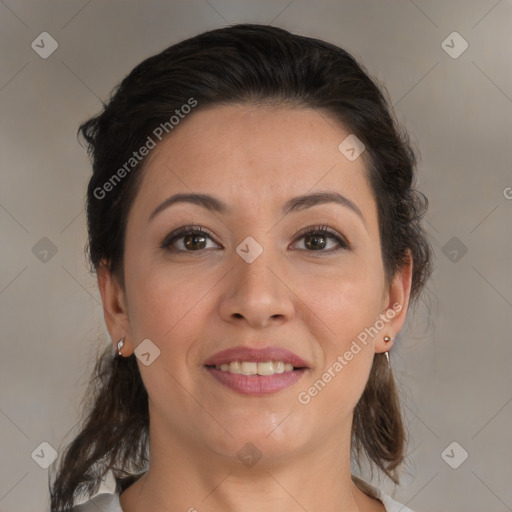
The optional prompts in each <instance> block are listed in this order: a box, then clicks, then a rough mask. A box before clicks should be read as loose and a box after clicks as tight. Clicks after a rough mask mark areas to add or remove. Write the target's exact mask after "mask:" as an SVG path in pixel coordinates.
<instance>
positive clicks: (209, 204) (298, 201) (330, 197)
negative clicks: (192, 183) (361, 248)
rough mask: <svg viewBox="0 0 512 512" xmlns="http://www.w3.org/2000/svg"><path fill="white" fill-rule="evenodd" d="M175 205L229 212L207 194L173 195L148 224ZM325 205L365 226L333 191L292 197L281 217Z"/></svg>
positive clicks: (352, 205) (351, 204) (351, 205)
mask: <svg viewBox="0 0 512 512" xmlns="http://www.w3.org/2000/svg"><path fill="white" fill-rule="evenodd" d="M176 203H191V204H196V205H198V206H201V207H203V208H205V209H206V210H208V211H213V212H217V213H221V214H226V213H229V212H230V208H229V206H228V205H227V204H226V203H224V202H223V201H221V200H220V199H217V198H216V197H213V196H211V195H209V194H175V195H173V196H170V197H168V198H167V199H165V200H164V201H163V202H161V203H160V204H159V205H158V206H157V207H156V208H155V209H154V210H153V212H152V213H151V215H150V216H149V219H148V222H150V221H151V220H152V219H153V218H154V217H156V215H158V214H159V213H160V212H161V211H163V210H165V209H167V208H169V207H170V206H171V205H173V204H176ZM326 203H334V204H339V205H341V206H344V207H345V208H348V209H350V210H352V211H353V212H354V213H356V214H357V215H358V216H359V217H360V218H361V220H362V221H363V224H365V225H366V222H365V219H364V217H363V214H362V212H361V210H360V209H359V208H358V206H357V205H356V204H355V203H354V202H352V201H351V200H350V199H348V198H347V197H345V196H343V195H341V194H339V193H338V192H333V191H320V192H313V193H311V194H304V195H300V196H297V197H292V198H291V199H289V200H288V201H286V203H285V204H284V206H283V208H282V213H283V215H288V214H289V213H292V212H298V211H302V210H305V209H307V208H312V207H313V206H317V205H320V204H326Z"/></svg>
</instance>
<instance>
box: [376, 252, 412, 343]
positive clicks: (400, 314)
mask: <svg viewBox="0 0 512 512" xmlns="http://www.w3.org/2000/svg"><path fill="white" fill-rule="evenodd" d="M413 264H414V262H413V259H412V254H411V251H410V250H409V249H407V263H406V264H404V266H403V267H402V268H400V269H398V270H397V272H396V274H395V276H394V277H393V281H392V283H391V285H390V287H389V290H388V291H387V292H386V294H385V298H384V309H383V311H382V315H381V318H382V319H383V320H385V326H384V328H383V329H382V330H381V332H380V333H379V335H378V336H377V337H376V338H375V352H386V351H388V350H389V349H390V348H391V347H392V346H393V343H394V339H395V338H396V336H397V334H398V333H399V332H400V329H401V328H402V326H403V325H404V322H405V318H406V316H407V310H408V308H409V297H410V294H411V284H412V269H413ZM384 336H389V337H390V338H391V341H389V342H387V343H386V342H384V339H383V338H384Z"/></svg>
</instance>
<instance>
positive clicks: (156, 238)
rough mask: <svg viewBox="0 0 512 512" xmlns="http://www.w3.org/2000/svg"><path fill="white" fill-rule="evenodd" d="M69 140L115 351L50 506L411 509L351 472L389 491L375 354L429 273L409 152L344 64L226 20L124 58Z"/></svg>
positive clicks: (399, 433) (389, 449)
mask: <svg viewBox="0 0 512 512" xmlns="http://www.w3.org/2000/svg"><path fill="white" fill-rule="evenodd" d="M80 132H81V133H82V134H83V136H84V137H85V139H86V141H87V143H88V149H89V151H90V152H91V153H92V156H93V176H92V178H91V180H90V182H89V187H88V197H87V220H88V230H89V256H90V261H91V264H92V268H93V269H94V271H96V272H97V278H98V286H99V289H100V292H101V297H102V301H103V306H104V313H105V322H106V325H107V327H108V330H109V333H110V336H111V338H112V343H113V348H114V350H115V356H114V357H113V356H112V354H111V349H110V348H109V349H108V350H107V351H105V353H104V354H103V356H102V357H101V359H100V360H99V361H98V363H97V367H96V369H95V378H96V380H97V382H98V385H97V387H96V393H95V394H94V395H92V407H91V408H90V411H89V412H88V416H87V418H86V419H85V421H84V424H83V425H82V429H81V432H80V434H79V435H78V436H77V437H76V439H75V440H74V441H73V442H72V443H71V444H70V446H69V447H68V449H67V450H66V453H65V456H64V457H63V459H62V464H61V466H60V468H59V471H58V474H57V476H56V478H55V481H54V482H53V484H52V485H51V489H50V491H51V511H52V512H63V511H69V510H72V507H73V506H75V507H77V506H78V505H81V506H80V508H76V510H97V509H98V507H99V505H98V502H97V500H105V501H103V505H102V508H101V509H102V510H108V512H120V511H121V512H143V511H144V512H148V511H157V510H158V511H159V512H164V511H177V510H189V511H193V510H204V511H206V510H210V511H235V510H244V512H251V511H262V510H265V511H266V510H282V511H291V510H309V511H317V510H322V511H344V512H355V511H365V512H374V511H388V512H389V511H398V510H401V511H408V510H410V509H408V508H406V507H403V506H402V505H401V504H399V503H397V502H395V501H393V500H392V499H391V498H390V497H389V496H387V495H385V494H384V493H382V492H381V491H380V490H379V489H377V488H376V487H374V486H373V485H370V484H369V483H367V482H365V481H364V480H362V479H360V478H358V477H356V476H354V475H352V473H351V455H352V456H353V459H354V461H355V462H357V463H358V464H360V460H361V457H362V455H365V456H366V457H367V458H368V460H369V461H370V462H371V463H372V464H373V465H374V466H375V467H376V468H379V469H380V470H382V471H383V472H384V474H385V475H387V476H388V477H389V478H391V479H392V480H393V481H394V482H395V483H398V482H399V476H398V468H399V465H400V464H401V462H402V461H403V459H404V455H405V449H406V434H405V430H404V426H403V423H402V417H401V412H400V402H399V397H398V395H397V391H396V389H395V385H394V381H393V375H392V369H391V365H390V360H389V354H388V352H389V351H390V349H391V347H392V346H393V343H394V340H395V338H396V336H397V335H398V333H399V331H400V329H401V328H402V326H403V323H404V321H405V318H406V314H407V311H408V309H409V305H410V303H411V302H412V301H414V300H416V299H417V298H418V297H419V293H420V291H421V290H422V288H423V286H424V284H425V282H426V280H427V279H428V277H429V275H430V272H431V248H430V244H429V242H428V240H427V238H426V235H425V232H424V231H423V229H422V227H421V219H422V216H423V214H424V212H425V209H426V206H427V200H426V198H425V196H424V195H423V194H421V193H420V192H418V191H416V190H415V188H414V184H413V182H414V168H415V157H414V153H413V151H412V150H411V148H410V146H409V143H408V141H407V137H406V135H405V134H402V133H400V131H399V129H398V128H397V125H396V123H395V121H394V120H393V118H392V116H391V114H390V112H389V107H388V104H387V102H386V100H385V99H384V97H383V94H382V93H381V91H380V90H379V88H378V87H377V86H376V85H375V84H374V82H373V81H372V80H371V79H370V78H369V77H368V76H367V74H366V73H365V72H364V70H363V69H362V67H361V66H360V65H359V64H358V63H357V62H356V61H355V60H354V59H353V58H352V57H351V56H350V55H349V54H348V53H347V52H345V51H344V50H342V49H340V48H338V47H336V46H334V45H332V44H329V43H326V42H323V41H320V40H317V39H312V38H308V37H303V36H299V35H294V34H291V33H289V32H287V31H285V30H283V29H280V28H276V27H270V26H265V25H254V24H244V25H235V26H231V27H226V28H222V29H218V30H213V31H209V32H206V33H203V34H200V35H198V36H196V37H194V38H191V39H188V40H186V41H182V42H180V43H179V44H176V45H174V46H171V47H169V48H168V49H166V50H165V51H163V52H162V53H160V54H158V55H155V56H153V57H151V58H148V59H146V60H145V61H144V62H142V63H141V64H139V65H138V66H137V67H136V68H135V69H134V70H133V71H132V72H131V73H130V74H129V75H128V76H127V77H126V78H125V79H124V80H123V81H122V83H121V84H120V85H119V86H118V87H117V89H116V90H115V93H114V95H113V96H112V98H111V99H110V100H109V102H108V103H107V104H106V105H105V107H104V110H103V112H102V113H101V114H100V115H98V116H96V117H94V118H92V119H90V120H89V121H87V122H85V123H84V124H83V125H82V126H81V127H80ZM123 477H124V478H123ZM96 496H97V497H96Z"/></svg>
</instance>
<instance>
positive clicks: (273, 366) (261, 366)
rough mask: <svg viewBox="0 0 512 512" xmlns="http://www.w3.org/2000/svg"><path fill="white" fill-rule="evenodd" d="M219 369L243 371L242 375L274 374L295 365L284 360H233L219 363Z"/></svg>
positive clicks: (232, 371) (288, 369) (289, 370)
mask: <svg viewBox="0 0 512 512" xmlns="http://www.w3.org/2000/svg"><path fill="white" fill-rule="evenodd" d="M215 368H217V370H222V371H223V372H230V373H241V374H242V375H274V373H283V372H291V371H293V365H292V364H290V363H284V362H283V361H264V362H261V363H258V362H256V361H232V362H231V363H223V364H221V365H217V366H216V367H215Z"/></svg>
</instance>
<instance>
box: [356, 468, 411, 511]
mask: <svg viewBox="0 0 512 512" xmlns="http://www.w3.org/2000/svg"><path fill="white" fill-rule="evenodd" d="M352 481H353V482H354V483H355V484H356V485H357V487H359V489H360V490H361V491H363V492H364V493H365V494H367V495H368V496H371V497H372V498H376V499H378V500H380V501H381V502H382V504H383V505H384V507H385V508H386V512H413V511H412V510H411V509H410V508H408V507H406V506H405V505H402V503H398V501H395V500H394V499H393V498H391V496H389V495H387V494H384V493H383V492H382V491H381V490H380V489H379V488H377V487H375V486H374V485H372V484H370V483H369V482H366V481H365V480H363V479H361V478H359V477H357V476H355V475H352Z"/></svg>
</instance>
